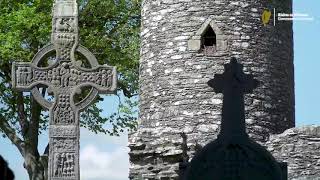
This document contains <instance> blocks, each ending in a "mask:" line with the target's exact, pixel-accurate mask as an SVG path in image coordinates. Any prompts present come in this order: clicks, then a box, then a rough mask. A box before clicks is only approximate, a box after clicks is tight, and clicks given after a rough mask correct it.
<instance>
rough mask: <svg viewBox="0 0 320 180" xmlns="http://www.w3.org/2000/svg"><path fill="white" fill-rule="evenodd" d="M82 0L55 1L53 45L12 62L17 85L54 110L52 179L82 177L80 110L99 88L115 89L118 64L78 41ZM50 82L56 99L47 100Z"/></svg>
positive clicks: (50, 135)
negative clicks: (104, 61)
mask: <svg viewBox="0 0 320 180" xmlns="http://www.w3.org/2000/svg"><path fill="white" fill-rule="evenodd" d="M78 36H79V34H78V5H77V2H76V0H55V2H54V5H53V19H52V36H51V44H49V45H47V46H45V47H44V48H43V49H41V50H40V51H39V52H38V53H37V54H36V55H35V57H34V58H33V60H32V62H31V63H26V62H17V63H13V65H12V79H13V80H12V85H13V87H14V88H16V89H18V90H21V91H28V90H30V91H31V93H32V95H33V97H34V98H35V99H36V100H37V102H38V103H39V104H40V105H42V106H43V107H44V108H46V109H49V116H50V122H49V162H48V179H49V180H64V179H68V180H79V179H80V171H79V134H80V131H79V113H80V111H81V110H83V109H84V108H86V107H87V106H88V105H89V104H90V103H91V102H92V101H93V100H94V99H95V98H96V96H97V95H98V93H114V91H115V90H116V87H117V85H116V83H117V73H116V69H115V67H111V66H107V65H99V64H98V61H97V59H96V58H95V57H94V55H93V54H92V53H90V52H89V51H88V50H87V49H86V48H84V47H83V46H81V45H79V44H78V39H79V37H78ZM52 52H56V58H55V61H54V63H52V64H50V65H49V66H48V67H43V64H44V63H43V61H45V60H46V57H48V55H49V54H50V53H52ZM76 52H78V53H80V54H82V55H83V56H84V57H85V58H86V60H87V61H88V62H89V64H90V66H91V68H90V69H88V68H84V67H81V62H80V61H77V59H76V57H75V53H76ZM43 86H47V87H48V93H51V94H53V95H54V98H55V99H54V101H53V102H50V101H47V100H46V99H45V98H44V97H43V96H42V95H41V94H40V92H39V87H43ZM84 87H91V91H90V92H89V94H88V95H87V96H86V97H85V98H84V99H82V100H81V101H80V102H75V100H74V99H75V96H76V94H79V93H80V92H81V88H84Z"/></svg>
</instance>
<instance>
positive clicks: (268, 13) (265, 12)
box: [261, 9, 271, 26]
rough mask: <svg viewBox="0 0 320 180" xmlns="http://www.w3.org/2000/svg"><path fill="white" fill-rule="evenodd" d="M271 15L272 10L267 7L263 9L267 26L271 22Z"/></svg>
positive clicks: (264, 22)
mask: <svg viewBox="0 0 320 180" xmlns="http://www.w3.org/2000/svg"><path fill="white" fill-rule="evenodd" d="M270 17H271V11H269V10H267V9H265V10H264V11H263V13H262V17H261V19H262V23H263V25H264V26H266V25H267V24H268V23H269V21H270Z"/></svg>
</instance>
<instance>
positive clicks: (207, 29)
mask: <svg viewBox="0 0 320 180" xmlns="http://www.w3.org/2000/svg"><path fill="white" fill-rule="evenodd" d="M188 49H189V51H194V52H198V53H201V52H203V53H205V54H206V55H214V54H215V53H216V52H222V51H226V50H227V38H226V36H225V35H224V33H223V32H222V31H221V30H220V28H219V26H218V24H217V23H215V21H214V20H213V18H211V17H210V18H208V19H207V20H206V21H205V22H204V23H203V24H202V26H201V27H200V29H199V30H198V31H197V32H196V33H195V34H194V35H193V36H192V37H191V38H190V39H189V41H188Z"/></svg>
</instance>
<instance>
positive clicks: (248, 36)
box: [129, 0, 295, 179]
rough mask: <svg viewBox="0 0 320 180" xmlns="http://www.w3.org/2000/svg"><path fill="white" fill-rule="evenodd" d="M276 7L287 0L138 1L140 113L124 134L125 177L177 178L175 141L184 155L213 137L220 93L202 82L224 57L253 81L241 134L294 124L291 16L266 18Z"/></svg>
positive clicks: (261, 136) (260, 136)
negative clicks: (127, 167)
mask: <svg viewBox="0 0 320 180" xmlns="http://www.w3.org/2000/svg"><path fill="white" fill-rule="evenodd" d="M263 12H264V15H263V16H264V18H263V19H264V20H263V21H262V18H261V17H262V14H263ZM277 12H282V13H291V12H292V1H291V0H284V1H281V2H279V1H274V2H273V3H272V2H270V1H249V0H246V1H241V2H240V1H238V0H226V1H218V0H144V1H143V2H142V28H141V59H140V104H139V108H140V114H139V127H138V130H137V131H136V132H134V133H132V134H130V135H129V147H130V149H131V151H130V153H129V154H130V161H131V168H130V179H177V178H178V172H179V162H180V161H181V160H182V159H183V154H184V153H183V152H184V151H183V149H184V148H183V147H186V146H185V145H187V147H188V148H187V149H185V150H187V153H188V155H189V157H190V158H192V157H193V155H194V152H195V149H197V147H198V146H199V145H201V146H203V145H205V144H207V143H208V142H210V141H211V140H214V139H215V138H216V136H217V134H218V133H219V130H220V123H221V108H222V98H223V95H222V94H217V93H214V92H213V90H212V88H210V87H209V86H208V85H207V82H208V81H209V80H210V79H212V78H213V77H214V75H215V74H221V73H223V71H224V64H226V63H229V62H230V59H231V57H236V58H237V60H238V62H239V63H241V64H242V65H243V67H244V72H245V73H250V74H253V75H254V77H255V78H256V79H257V80H259V86H258V87H257V88H256V89H255V90H254V91H253V93H252V94H247V95H246V96H245V113H246V116H245V119H246V131H247V133H248V134H249V136H250V137H251V138H252V139H253V140H255V141H258V142H260V143H264V142H265V141H266V140H267V138H268V137H269V135H270V134H279V133H282V132H283V131H284V130H286V129H288V128H291V127H294V125H295V119H294V72H293V68H294V66H293V32H292V22H290V21H277V20H276V21H274V19H276V18H277V17H274V15H275V14H276V13H277ZM181 133H185V134H186V141H183V138H182V136H181ZM183 142H186V143H185V145H183Z"/></svg>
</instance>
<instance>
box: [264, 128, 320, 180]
mask: <svg viewBox="0 0 320 180" xmlns="http://www.w3.org/2000/svg"><path fill="white" fill-rule="evenodd" d="M264 145H265V147H267V148H268V150H269V151H270V152H271V153H272V154H273V156H274V157H275V158H276V159H277V160H279V161H285V162H287V163H288V173H289V179H290V180H318V179H320V126H314V125H311V126H303V127H297V128H291V129H288V130H286V131H284V132H283V133H282V134H277V135H271V136H270V138H269V140H268V141H267V142H266V143H265V144H264Z"/></svg>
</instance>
